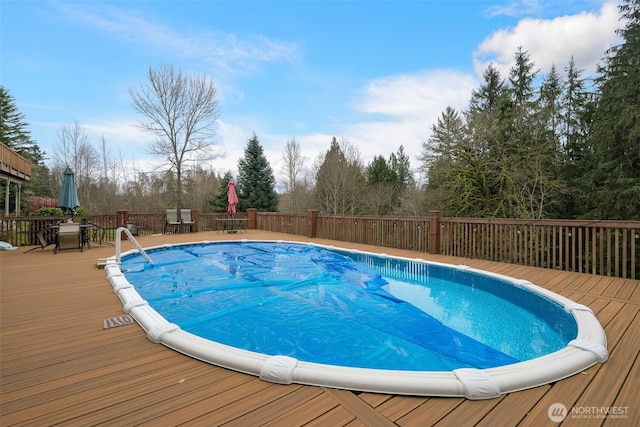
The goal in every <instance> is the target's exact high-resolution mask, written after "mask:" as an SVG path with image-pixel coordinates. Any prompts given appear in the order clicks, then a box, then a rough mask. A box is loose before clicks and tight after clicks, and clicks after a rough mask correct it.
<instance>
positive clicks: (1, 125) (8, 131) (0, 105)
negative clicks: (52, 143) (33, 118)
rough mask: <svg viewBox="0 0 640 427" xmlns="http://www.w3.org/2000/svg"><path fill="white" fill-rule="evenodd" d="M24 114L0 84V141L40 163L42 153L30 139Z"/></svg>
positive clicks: (42, 158)
mask: <svg viewBox="0 0 640 427" xmlns="http://www.w3.org/2000/svg"><path fill="white" fill-rule="evenodd" d="M28 126H29V123H27V121H26V119H25V116H24V114H22V113H20V112H19V111H18V107H17V106H16V103H15V99H14V98H13V96H11V94H10V93H9V91H8V90H7V89H5V87H4V86H0V142H2V143H3V144H5V145H6V146H8V147H10V148H11V149H13V150H14V151H15V152H16V153H18V154H20V155H21V156H22V157H24V158H26V159H27V160H30V161H31V163H35V164H42V162H43V161H44V153H43V152H42V151H40V147H38V144H36V142H35V141H33V139H31V133H30V132H29V130H28Z"/></svg>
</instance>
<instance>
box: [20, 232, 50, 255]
mask: <svg viewBox="0 0 640 427" xmlns="http://www.w3.org/2000/svg"><path fill="white" fill-rule="evenodd" d="M36 240H37V244H38V246H36V247H35V248H31V249H29V250H28V251H26V252H25V254H26V253H27V252H31V251H35V250H36V249H38V248H40V249H44V248H46V247H47V246H49V245H53V244H54V243H55V242H49V241H48V240H47V237H46V235H45V230H39V231H38V232H37V233H36Z"/></svg>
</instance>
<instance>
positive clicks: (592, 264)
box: [0, 209, 640, 279]
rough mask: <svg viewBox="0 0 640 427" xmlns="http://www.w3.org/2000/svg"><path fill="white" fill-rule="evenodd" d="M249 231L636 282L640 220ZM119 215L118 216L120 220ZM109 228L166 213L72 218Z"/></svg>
mask: <svg viewBox="0 0 640 427" xmlns="http://www.w3.org/2000/svg"><path fill="white" fill-rule="evenodd" d="M249 211H250V212H248V213H245V212H242V213H238V218H248V228H257V229H259V230H265V231H274V232H279V233H286V234H291V235H302V236H308V237H318V238H324V239H331V240H339V241H345V242H352V243H361V244H367V245H373V246H382V247H389V248H397V249H406V250H412V251H416V252H429V253H437V254H443V255H450V256H459V257H466V258H476V259H486V260H491V261H498V262H506V263H514V264H521V265H529V266H534V267H543V268H553V269H559V270H566V271H574V272H580V273H589V274H597V275H604V276H615V277H622V278H629V279H639V278H640V221H580V220H524V219H522V220H521V219H498V218H447V217H440V216H439V215H438V214H437V213H432V214H431V215H430V217H399V216H344V215H324V214H319V213H318V212H317V211H309V212H308V213H306V214H282V213H267V212H256V211H255V210H251V209H250V210H249ZM123 212H124V214H123ZM192 217H193V218H194V219H195V221H196V226H195V227H193V228H192V231H215V230H217V228H216V223H217V222H216V220H217V219H218V218H226V214H212V213H199V214H198V213H194V215H192ZM67 219H68V216H65V217H2V215H0V240H2V241H7V242H10V243H12V244H14V245H20V246H31V245H37V244H38V242H37V238H36V232H37V231H38V230H41V229H47V228H48V226H50V225H55V224H57V223H59V222H63V221H66V220H67ZM74 220H75V221H79V222H85V223H86V222H92V223H94V224H98V225H100V226H101V227H103V228H105V229H108V230H113V231H114V232H112V233H106V234H105V239H106V240H114V239H115V229H116V228H117V227H118V226H122V225H123V223H124V224H126V223H127V222H131V223H135V224H136V226H137V230H138V232H139V233H140V234H160V233H164V232H165V231H166V230H165V216H164V214H128V213H126V211H118V214H117V215H90V216H76V217H75V218H74Z"/></svg>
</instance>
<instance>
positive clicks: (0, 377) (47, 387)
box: [0, 230, 640, 427]
mask: <svg viewBox="0 0 640 427" xmlns="http://www.w3.org/2000/svg"><path fill="white" fill-rule="evenodd" d="M242 238H256V239H271V240H280V239H292V240H297V241H305V240H309V239H305V238H303V237H300V236H289V235H282V234H277V233H269V232H262V231H254V230H249V231H248V233H247V234H246V235H243V236H242ZM222 239H225V240H236V238H235V237H234V236H233V235H224V234H218V233H194V234H182V235H179V234H178V235H170V236H168V235H165V236H145V237H141V238H140V241H141V243H142V244H143V246H153V245H158V244H161V243H172V242H185V241H202V240H222ZM314 241H317V242H319V243H322V244H328V245H335V246H343V247H349V248H361V249H364V250H368V251H376V249H378V250H379V251H380V252H385V253H389V254H393V255H400V256H405V257H408V258H424V259H430V260H434V261H438V262H447V263H451V264H466V265H469V266H471V267H474V268H481V269H487V270H491V271H494V272H498V273H500V274H505V275H511V276H513V277H517V278H520V279H525V280H529V281H531V282H532V283H534V284H536V285H538V286H542V287H544V288H547V289H550V290H552V291H554V292H558V293H559V294H561V295H564V296H566V297H568V298H570V299H572V300H574V301H576V302H579V303H581V304H585V305H587V306H588V307H590V308H591V309H592V310H593V311H594V313H596V316H597V317H598V319H599V320H600V322H601V323H602V324H603V326H604V327H605V331H606V333H607V339H608V348H609V351H610V353H611V356H610V360H609V361H608V362H606V363H605V364H596V365H594V366H593V367H591V368H589V369H587V370H585V371H584V372H582V373H580V374H577V375H574V376H572V377H570V378H567V379H564V380H561V381H557V382H556V383H553V384H549V385H545V386H541V387H537V388H534V389H531V390H525V391H522V392H517V393H511V394H508V395H505V396H501V397H500V398H498V399H492V400H487V401H470V400H466V399H460V398H436V397H409V396H389V395H385V394H375V393H353V392H349V391H344V390H333V389H327V388H319V387H311V386H301V385H289V386H285V385H278V384H272V383H267V382H264V381H261V380H259V379H258V378H255V377H253V376H248V375H244V374H241V373H236V372H232V371H229V370H226V369H223V368H218V367H215V366H211V365H208V364H205V363H203V362H200V361H198V360H194V359H191V358H189V357H187V356H184V355H182V354H179V353H177V352H175V351H173V350H170V349H167V348H165V347H163V346H161V345H159V344H154V343H152V342H151V341H149V340H148V339H147V338H146V335H145V333H144V331H143V330H142V329H141V328H140V327H139V326H138V325H137V324H132V325H126V326H121V327H117V328H112V329H106V330H105V329H102V320H104V319H107V318H110V317H115V316H120V315H122V304H121V303H120V301H119V299H118V298H117V296H116V295H114V294H113V292H112V291H111V287H110V285H109V283H108V281H107V280H106V277H105V274H104V271H102V270H98V269H96V261H97V259H98V258H103V257H107V256H110V255H113V251H114V249H113V247H110V246H94V247H93V248H92V249H91V250H86V251H84V252H83V253H79V252H74V251H64V252H61V253H59V254H57V255H55V256H54V255H53V254H52V250H51V249H52V248H47V249H45V250H43V251H34V252H31V253H28V254H25V253H24V250H25V249H23V248H21V249H19V250H18V251H13V252H0V402H1V405H0V424H1V425H2V426H13V425H20V426H22V425H36V426H41V425H51V424H54V423H60V424H61V425H96V424H101V423H104V424H109V425H153V426H155V425H189V426H191V425H207V426H209V425H223V424H227V425H243V426H253V425H273V426H280V425H287V426H297V425H316V426H326V425H331V426H334V425H336V426H337V425H342V426H351V427H357V426H369V425H399V426H430V425H443V426H449V425H461V426H465V425H473V424H477V425H521V426H538V425H553V423H551V422H550V420H549V418H548V415H547V410H548V408H549V406H550V405H551V404H553V403H562V404H564V405H565V406H567V408H571V407H574V406H575V407H577V406H587V405H589V406H599V407H602V406H618V407H628V413H627V418H624V419H599V420H584V419H580V420H578V419H567V420H565V422H564V423H563V425H579V426H586V425H601V424H603V423H604V425H607V426H608V425H633V426H635V425H640V407H639V406H638V405H637V401H638V397H637V390H638V386H639V385H640V384H639V380H640V378H639V377H640V281H638V280H629V279H626V280H625V279H616V278H611V277H603V276H592V275H588V274H581V273H569V272H564V271H559V270H550V269H543V268H536V267H524V266H519V265H515V264H500V263H495V262H490V261H483V260H472V259H463V258H453V257H446V256H432V255H428V254H423V253H416V252H410V251H401V250H394V249H389V248H382V249H380V248H373V247H370V246H363V245H355V244H346V243H341V242H334V241H327V240H319V239H314ZM123 245H124V250H128V249H130V248H133V245H131V243H129V242H124V243H123Z"/></svg>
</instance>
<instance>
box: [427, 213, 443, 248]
mask: <svg viewBox="0 0 640 427" xmlns="http://www.w3.org/2000/svg"><path fill="white" fill-rule="evenodd" d="M429 253H430V254H440V211H429Z"/></svg>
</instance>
